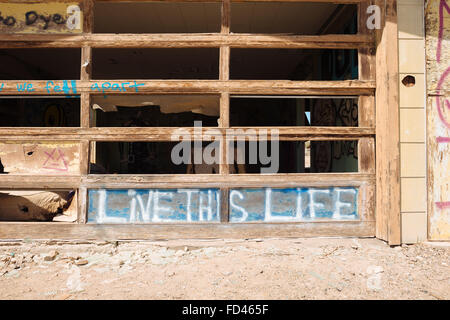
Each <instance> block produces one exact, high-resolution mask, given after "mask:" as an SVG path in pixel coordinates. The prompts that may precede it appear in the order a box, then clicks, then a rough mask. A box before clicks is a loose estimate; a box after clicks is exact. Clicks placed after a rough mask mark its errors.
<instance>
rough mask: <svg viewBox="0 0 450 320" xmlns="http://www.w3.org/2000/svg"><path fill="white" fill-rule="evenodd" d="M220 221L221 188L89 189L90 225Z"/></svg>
mask: <svg viewBox="0 0 450 320" xmlns="http://www.w3.org/2000/svg"><path fill="white" fill-rule="evenodd" d="M219 221H220V190H219V189H131V190H111V189H108V190H105V189H99V190H89V208H88V223H149V222H166V223H167V222H188V223H191V222H219Z"/></svg>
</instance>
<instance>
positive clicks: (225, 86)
mask: <svg viewBox="0 0 450 320" xmlns="http://www.w3.org/2000/svg"><path fill="white" fill-rule="evenodd" d="M24 82H25V81H23V80H4V81H0V85H3V89H2V94H4V95H18V94H20V95H23V94H24V93H23V92H19V91H18V89H17V86H18V85H21V86H23V84H24ZM26 82H27V83H28V84H31V85H32V89H34V91H28V92H26V94H27V95H61V96H62V95H66V96H67V95H77V94H80V93H83V92H85V93H87V92H89V93H92V94H137V93H158V94H165V93H166V94H169V93H192V94H194V93H220V92H224V91H225V92H229V93H230V94H256V95H257V94H264V95H270V94H275V95H276V94H280V95H321V96H324V95H372V94H374V91H375V81H371V80H342V81H289V80H228V81H222V80H113V81H107V80H91V81H81V80H77V81H75V80H73V81H70V82H69V81H59V80H48V81H43V80H34V81H29V80H27V81H26ZM63 88H64V89H63Z"/></svg>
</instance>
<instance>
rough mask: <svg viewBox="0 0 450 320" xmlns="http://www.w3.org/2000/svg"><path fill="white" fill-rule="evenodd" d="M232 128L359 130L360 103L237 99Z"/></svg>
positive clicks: (232, 109)
mask: <svg viewBox="0 0 450 320" xmlns="http://www.w3.org/2000/svg"><path fill="white" fill-rule="evenodd" d="M230 124H231V126H236V127H252V126H260V127H266V126H279V127H281V126H334V127H357V126H358V99H357V98H354V97H344V98H341V97H313V98H308V97H306V98H303V97H289V96H284V97H283V96H272V97H267V96H254V97H252V96H241V97H240V96H236V97H232V98H231V100H230Z"/></svg>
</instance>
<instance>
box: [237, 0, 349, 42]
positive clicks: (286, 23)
mask: <svg viewBox="0 0 450 320" xmlns="http://www.w3.org/2000/svg"><path fill="white" fill-rule="evenodd" d="M356 9H357V6H356V5H338V4H334V3H312V2H311V3H308V2H301V3H295V2H250V3H248V2H233V3H232V4H231V31H232V32H236V33H291V34H304V35H316V34H324V33H334V34H336V33H356V16H357V13H356Z"/></svg>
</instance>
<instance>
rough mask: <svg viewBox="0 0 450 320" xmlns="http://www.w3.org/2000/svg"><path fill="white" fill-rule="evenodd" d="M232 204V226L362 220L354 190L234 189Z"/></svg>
mask: <svg viewBox="0 0 450 320" xmlns="http://www.w3.org/2000/svg"><path fill="white" fill-rule="evenodd" d="M229 201H230V202H229V204H230V222H251V221H264V222H302V221H314V220H321V219H330V220H357V219H359V216H358V210H357V207H358V206H357V203H358V189H357V188H355V187H331V188H287V189H276V188H259V189H232V190H230V199H229Z"/></svg>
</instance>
